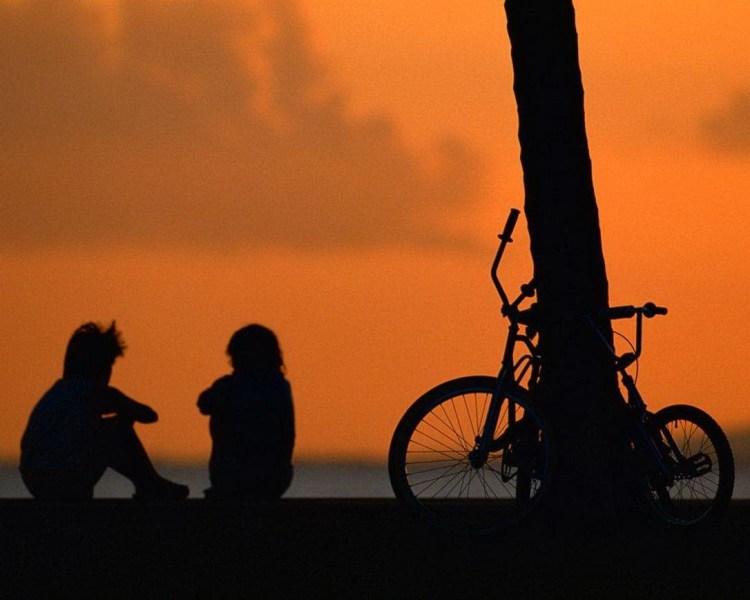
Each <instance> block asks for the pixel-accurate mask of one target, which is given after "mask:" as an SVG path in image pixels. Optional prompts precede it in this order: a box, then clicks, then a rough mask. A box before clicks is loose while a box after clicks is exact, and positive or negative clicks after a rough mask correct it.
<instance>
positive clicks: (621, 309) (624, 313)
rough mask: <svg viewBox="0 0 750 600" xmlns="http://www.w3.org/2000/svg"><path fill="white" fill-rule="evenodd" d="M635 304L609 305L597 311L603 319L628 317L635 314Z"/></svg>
mask: <svg viewBox="0 0 750 600" xmlns="http://www.w3.org/2000/svg"><path fill="white" fill-rule="evenodd" d="M635 311H636V309H635V306H610V307H609V308H604V309H602V311H601V312H600V313H599V314H600V315H601V316H602V317H604V318H605V319H610V320H612V319H630V318H631V317H632V316H633V315H634V314H635Z"/></svg>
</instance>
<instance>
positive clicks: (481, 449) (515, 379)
mask: <svg viewBox="0 0 750 600" xmlns="http://www.w3.org/2000/svg"><path fill="white" fill-rule="evenodd" d="M518 215H519V211H518V210H517V209H511V211H510V215H509V216H508V220H507V222H506V224H505V227H504V229H503V233H501V234H500V235H498V238H499V239H500V245H499V247H498V250H497V252H496V254H495V258H494V260H493V261H492V268H491V271H490V275H491V277H492V281H493V283H494V284H495V289H496V290H497V293H498V295H499V296H500V300H501V302H502V307H501V314H502V315H503V316H504V317H506V318H507V319H508V321H509V326H508V336H507V338H506V341H505V349H504V351H503V357H502V361H501V367H500V371H499V373H498V376H497V388H496V389H495V392H494V394H493V395H492V398H491V401H490V406H489V409H488V411H487V418H486V420H485V422H484V426H483V428H482V433H481V435H480V436H478V438H477V440H476V446H475V448H474V450H473V451H472V453H471V455H470V458H471V461H472V463H473V464H475V465H477V464H479V465H481V464H482V463H483V462H484V461H485V460H486V459H487V456H488V455H489V453H490V452H493V451H497V450H499V449H500V448H502V447H503V446H504V445H506V444H507V443H508V439H509V438H510V437H511V436H512V433H513V425H515V424H516V423H517V422H518V418H517V414H516V406H515V403H513V402H509V403H508V423H509V427H508V429H507V430H506V431H505V432H504V433H503V434H502V435H501V436H500V437H498V438H495V437H494V434H495V427H496V425H497V421H498V418H499V416H500V411H501V410H502V405H503V400H504V398H505V397H506V396H514V395H516V396H517V395H520V394H524V393H525V390H524V389H523V387H522V386H521V380H522V379H523V378H524V377H525V376H526V375H527V374H528V375H529V387H530V388H533V386H534V385H535V384H536V382H537V381H538V380H539V375H540V370H541V358H540V356H539V351H538V349H537V347H536V345H535V344H534V342H533V338H534V337H535V335H536V332H535V327H534V326H535V311H534V306H533V305H532V307H531V308H529V309H526V310H520V305H521V303H522V302H523V301H524V300H525V299H527V298H532V297H533V296H534V294H535V286H534V280H533V279H532V280H531V281H529V282H528V283H526V284H524V285H522V286H521V292H520V294H519V295H518V297H517V298H516V299H515V300H513V301H512V302H511V301H510V300H509V298H508V296H507V294H506V293H505V290H504V289H503V286H502V283H501V282H500V278H499V274H498V272H499V266H500V261H501V260H502V257H503V253H504V251H505V247H506V246H507V244H509V243H511V242H512V241H513V240H512V238H511V234H512V232H513V229H514V227H515V224H516V221H517V219H518ZM522 325H524V326H526V328H527V329H526V332H525V333H521V326H522ZM519 343H520V344H522V345H523V346H525V348H526V349H527V350H528V354H524V355H523V356H521V357H520V358H519V359H518V360H517V361H516V360H515V349H516V345H517V344H519Z"/></svg>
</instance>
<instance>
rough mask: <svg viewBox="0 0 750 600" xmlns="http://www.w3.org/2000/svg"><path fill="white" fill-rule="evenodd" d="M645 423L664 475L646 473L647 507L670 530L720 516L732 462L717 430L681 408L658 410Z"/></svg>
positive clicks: (726, 502) (731, 482)
mask: <svg viewBox="0 0 750 600" xmlns="http://www.w3.org/2000/svg"><path fill="white" fill-rule="evenodd" d="M651 423H652V424H653V426H652V427H651V431H652V435H653V436H654V441H655V442H656V445H657V448H658V450H659V452H660V453H661V455H662V458H663V461H664V463H665V465H666V471H665V470H663V469H660V470H658V472H657V471H656V470H654V471H653V472H652V473H650V474H649V476H648V482H647V486H646V487H647V491H646V503H647V505H648V506H649V507H650V508H651V509H652V510H653V511H654V513H655V514H656V515H657V516H658V517H659V518H660V519H662V520H663V521H666V522H667V523H670V524H673V525H695V524H699V523H704V522H707V521H710V520H713V519H714V518H716V517H717V516H719V515H721V513H723V512H724V511H725V510H726V508H727V507H728V506H729V503H730V501H731V499H732V491H733V490H734V458H733V456H732V449H731V447H730V446H729V441H728V440H727V437H726V435H724V432H723V431H722V430H721V427H719V425H718V424H717V423H716V421H714V420H713V419H712V418H711V417H710V416H709V415H708V414H707V413H705V412H703V411H702V410H700V409H699V408H696V407H694V406H688V405H682V404H680V405H675V406H668V407H667V408H664V409H662V410H660V411H658V412H657V413H656V414H655V415H653V416H652V417H651Z"/></svg>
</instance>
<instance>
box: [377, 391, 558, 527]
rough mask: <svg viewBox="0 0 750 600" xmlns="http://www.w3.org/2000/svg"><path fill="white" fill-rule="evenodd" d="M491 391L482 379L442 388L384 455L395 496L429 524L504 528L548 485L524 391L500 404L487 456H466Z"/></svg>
mask: <svg viewBox="0 0 750 600" xmlns="http://www.w3.org/2000/svg"><path fill="white" fill-rule="evenodd" d="M497 386H498V382H497V379H496V378H494V377H486V376H473V377H463V378H461V379H455V380H452V381H448V382H446V383H443V384H441V385H439V386H437V387H435V388H433V389H432V390H430V391H429V392H427V393H426V394H424V395H423V396H422V397H421V398H419V399H418V400H417V401H416V402H415V403H414V404H413V405H412V406H411V408H409V410H408V411H407V412H406V414H405V415H404V416H403V418H402V419H401V421H400V422H399V424H398V426H397V427H396V430H395V432H394V434H393V438H392V440H391V446H390V451H389V455H388V472H389V476H390V480H391V485H392V487H393V491H394V493H395V495H396V498H397V499H398V500H399V501H400V502H401V504H402V505H404V506H405V507H407V508H408V509H409V510H411V511H412V512H414V513H416V514H417V515H419V516H420V517H422V518H424V519H426V520H427V521H429V522H430V523H432V524H434V525H438V526H440V527H444V528H448V529H452V530H454V531H459V532H464V533H490V532H493V531H497V530H499V529H503V528H505V527H507V526H509V525H511V524H513V523H515V522H517V521H518V520H519V519H521V518H522V517H523V516H525V515H526V514H527V513H528V512H529V511H530V510H532V509H533V508H534V507H535V506H536V504H537V503H538V502H539V499H540V498H541V497H542V496H543V493H544V491H545V490H546V489H547V487H548V485H549V480H550V473H551V467H552V442H551V436H550V434H549V430H548V428H547V426H546V424H545V423H544V421H543V420H542V418H541V416H540V415H539V413H538V412H537V411H536V410H535V409H534V407H533V406H532V405H531V404H530V402H529V401H528V399H527V398H526V397H525V395H522V392H523V390H518V391H514V392H513V393H512V394H511V393H508V394H505V395H504V396H503V397H502V398H501V406H500V411H499V417H498V421H497V425H496V426H495V434H494V439H495V440H496V443H495V444H493V446H494V447H493V448H492V449H491V450H490V452H489V453H488V455H487V456H484V457H482V458H480V459H477V456H476V453H474V454H473V455H472V451H473V450H475V448H476V446H477V441H478V438H479V436H480V435H481V432H482V429H483V427H484V423H485V419H486V417H487V413H488V411H489V408H490V403H491V400H492V397H493V394H494V393H495V390H496V389H497Z"/></svg>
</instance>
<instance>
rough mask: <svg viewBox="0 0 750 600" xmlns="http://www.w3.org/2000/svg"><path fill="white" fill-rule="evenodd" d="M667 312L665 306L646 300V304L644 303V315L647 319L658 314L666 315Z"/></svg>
mask: <svg viewBox="0 0 750 600" xmlns="http://www.w3.org/2000/svg"><path fill="white" fill-rule="evenodd" d="M667 312H668V311H667V308H666V307H665V306H656V304H654V303H653V302H646V304H644V305H643V316H644V317H646V318H647V319H650V318H651V317H654V316H656V315H666V314H667Z"/></svg>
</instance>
